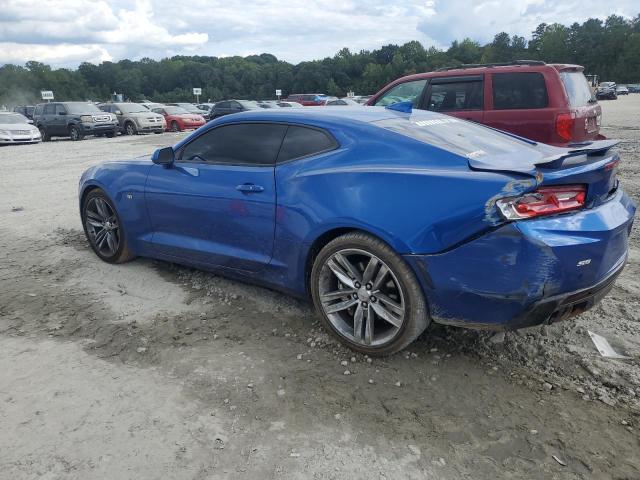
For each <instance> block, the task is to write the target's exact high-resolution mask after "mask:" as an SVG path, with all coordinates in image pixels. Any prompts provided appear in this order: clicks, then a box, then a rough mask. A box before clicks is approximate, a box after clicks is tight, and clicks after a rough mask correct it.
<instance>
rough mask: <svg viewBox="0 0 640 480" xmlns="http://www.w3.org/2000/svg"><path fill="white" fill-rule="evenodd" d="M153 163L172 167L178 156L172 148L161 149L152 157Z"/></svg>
mask: <svg viewBox="0 0 640 480" xmlns="http://www.w3.org/2000/svg"><path fill="white" fill-rule="evenodd" d="M151 161H152V162H153V163H155V164H157V165H162V166H164V167H170V166H171V165H173V162H175V161H176V155H175V152H174V151H173V148H172V147H164V148H159V149H157V150H156V151H155V152H153V155H151Z"/></svg>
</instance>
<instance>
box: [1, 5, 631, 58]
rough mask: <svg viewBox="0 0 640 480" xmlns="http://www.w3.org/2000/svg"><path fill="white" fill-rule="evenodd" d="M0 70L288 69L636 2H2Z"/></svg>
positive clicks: (526, 29) (480, 36)
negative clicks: (122, 64)
mask: <svg viewBox="0 0 640 480" xmlns="http://www.w3.org/2000/svg"><path fill="white" fill-rule="evenodd" d="M0 5H1V6H0V64H5V63H14V64H19V65H21V64H24V63H25V62H26V61H28V60H37V61H40V62H44V63H47V64H50V65H52V66H55V67H71V68H73V67H76V66H78V65H79V64H80V63H81V62H85V61H86V62H92V63H100V62H103V61H117V60H121V59H125V58H128V59H132V60H138V59H140V58H143V57H150V58H154V59H161V58H164V57H168V56H172V55H212V56H219V57H220V56H232V55H241V56H246V55H252V54H260V53H271V54H273V55H275V56H276V57H278V58H279V59H282V60H286V61H288V62H291V63H298V62H301V61H304V60H314V59H321V58H324V57H327V56H333V55H334V54H335V53H336V52H337V51H338V50H340V49H341V48H343V47H348V48H349V49H350V50H351V51H354V52H357V51H360V50H362V49H368V50H370V49H375V48H379V47H380V46H382V45H386V44H390V43H395V44H402V43H405V42H408V41H410V40H418V41H419V42H421V43H422V44H423V45H424V46H425V47H430V46H435V47H439V48H446V47H448V45H449V44H450V43H451V41H453V40H456V39H458V40H462V39H463V38H465V37H469V38H471V39H473V40H477V41H479V42H481V43H486V42H489V41H491V39H492V38H493V36H494V35H495V34H496V33H498V32H500V31H506V32H508V33H509V34H510V35H522V36H524V37H525V38H529V37H530V34H531V31H532V30H533V29H534V28H535V27H536V26H537V25H538V24H540V23H542V22H546V23H554V22H559V23H564V24H566V25H569V24H571V23H573V22H583V21H584V20H586V19H587V18H589V17H598V18H602V19H604V18H606V17H607V16H608V15H611V14H617V15H622V16H625V17H629V18H632V17H635V16H636V15H638V13H640V3H638V1H637V0H613V1H608V2H605V1H602V0H476V1H473V0H420V1H414V0H397V1H383V0H339V1H336V0H333V1H327V0H305V1H302V0H254V1H251V0H249V1H243V0H222V1H219V0H188V1H185V0H172V1H167V0H0Z"/></svg>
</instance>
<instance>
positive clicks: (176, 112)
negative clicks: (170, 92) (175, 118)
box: [164, 106, 189, 115]
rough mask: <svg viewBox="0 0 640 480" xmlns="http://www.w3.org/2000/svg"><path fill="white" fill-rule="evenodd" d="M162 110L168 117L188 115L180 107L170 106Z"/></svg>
mask: <svg viewBox="0 0 640 480" xmlns="http://www.w3.org/2000/svg"><path fill="white" fill-rule="evenodd" d="M164 110H165V112H167V113H168V114H169V115H184V114H185V113H189V112H187V111H186V110H185V109H184V108H182V107H171V106H169V107H164Z"/></svg>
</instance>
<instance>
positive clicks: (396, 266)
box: [310, 233, 430, 356]
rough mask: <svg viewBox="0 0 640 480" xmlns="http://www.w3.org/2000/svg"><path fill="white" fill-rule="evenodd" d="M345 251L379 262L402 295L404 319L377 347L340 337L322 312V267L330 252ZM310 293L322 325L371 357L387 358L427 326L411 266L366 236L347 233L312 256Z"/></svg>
mask: <svg viewBox="0 0 640 480" xmlns="http://www.w3.org/2000/svg"><path fill="white" fill-rule="evenodd" d="M345 249H359V250H364V251H367V252H369V253H372V254H374V255H375V256H376V257H378V258H379V259H380V260H382V261H383V262H384V263H385V264H386V265H387V266H388V267H389V268H390V269H391V270H392V271H393V274H394V275H395V277H396V279H397V281H398V282H399V284H400V287H401V288H402V292H403V299H404V303H405V317H404V321H403V323H402V326H401V327H400V330H399V331H398V333H397V334H396V336H395V337H394V338H393V340H391V341H390V342H388V343H386V344H384V345H383V346H379V347H366V346H364V345H361V344H358V343H354V342H352V341H351V340H349V339H348V338H345V337H343V336H342V335H341V334H340V333H339V332H338V331H337V330H336V328H335V327H334V326H333V324H332V323H331V321H330V320H329V318H328V317H327V316H326V314H325V313H324V310H323V308H322V304H321V302H320V298H319V293H318V284H319V278H320V273H321V271H322V267H323V265H324V264H325V262H326V261H327V259H328V258H330V257H331V256H332V255H333V254H334V253H336V252H338V251H340V250H345ZM310 290H311V296H312V298H313V303H314V306H315V308H316V310H317V311H318V314H319V316H320V320H321V322H322V324H323V325H324V326H325V328H327V329H328V330H329V331H330V332H331V333H332V334H333V335H334V337H335V338H337V339H338V340H339V341H340V342H341V343H343V344H344V345H346V346H347V347H349V348H351V349H352V350H356V351H358V352H361V353H365V354H368V355H373V356H385V355H391V354H393V353H396V352H398V351H400V350H402V349H403V348H404V347H406V346H407V345H408V344H409V343H411V342H412V341H413V340H414V339H415V338H416V337H417V336H418V335H420V333H422V331H424V329H425V328H426V327H427V326H428V324H429V323H430V320H429V315H428V312H427V308H426V300H425V298H424V294H423V292H422V289H421V287H420V284H419V282H418V279H417V278H416V276H415V274H414V273H413V271H412V270H411V267H409V265H408V264H407V263H406V262H405V261H404V260H403V259H402V257H400V256H399V255H398V254H397V253H395V252H394V251H393V249H391V247H389V246H388V245H387V244H385V243H384V242H382V241H381V240H378V239H377V238H375V237H373V236H371V235H367V234H360V233H356V234H347V235H344V236H342V237H338V238H337V239H335V240H333V241H331V242H329V243H328V244H327V245H326V246H325V247H324V248H323V249H322V250H321V251H320V253H319V254H318V255H317V256H316V258H315V260H314V263H313V267H312V270H311V278H310Z"/></svg>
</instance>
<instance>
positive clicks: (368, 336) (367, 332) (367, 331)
mask: <svg viewBox="0 0 640 480" xmlns="http://www.w3.org/2000/svg"><path fill="white" fill-rule="evenodd" d="M375 320H376V318H375V314H374V313H373V306H372V305H371V304H369V306H368V307H367V323H366V324H365V327H364V342H365V343H366V344H367V345H371V342H373V324H374V322H375Z"/></svg>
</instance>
